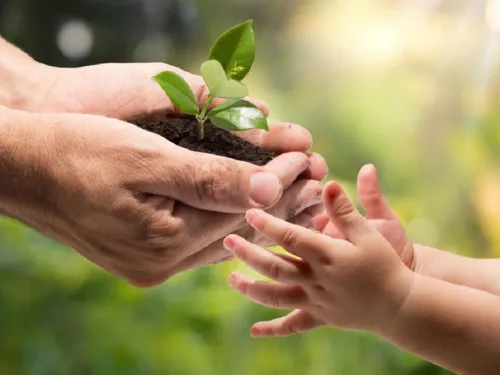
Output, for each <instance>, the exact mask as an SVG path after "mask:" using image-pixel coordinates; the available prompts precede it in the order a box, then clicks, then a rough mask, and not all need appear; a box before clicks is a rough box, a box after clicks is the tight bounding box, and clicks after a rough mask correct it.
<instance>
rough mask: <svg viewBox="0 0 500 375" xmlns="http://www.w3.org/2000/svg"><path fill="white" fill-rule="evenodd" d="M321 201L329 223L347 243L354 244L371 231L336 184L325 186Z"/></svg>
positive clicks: (331, 183)
mask: <svg viewBox="0 0 500 375" xmlns="http://www.w3.org/2000/svg"><path fill="white" fill-rule="evenodd" d="M323 200H324V203H325V209H326V212H327V214H328V216H329V218H330V221H331V222H332V223H333V224H334V225H335V227H336V228H337V229H338V230H339V231H340V232H341V233H342V234H343V235H344V236H345V238H346V239H348V240H349V241H351V242H353V243H355V242H357V241H359V240H360V239H361V238H362V237H363V236H364V235H366V234H367V233H370V232H372V231H373V229H372V228H371V227H370V226H369V225H368V223H367V221H366V220H365V218H364V217H363V216H361V215H360V213H359V212H358V211H357V210H356V208H355V207H354V205H353V204H352V203H351V201H350V200H349V198H348V197H347V195H346V194H345V192H344V189H342V187H341V186H340V185H339V184H338V183H337V182H330V183H328V184H327V185H326V186H325V189H324V191H323Z"/></svg>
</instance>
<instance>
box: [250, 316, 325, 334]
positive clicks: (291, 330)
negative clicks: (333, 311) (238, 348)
mask: <svg viewBox="0 0 500 375" xmlns="http://www.w3.org/2000/svg"><path fill="white" fill-rule="evenodd" d="M321 325H322V324H321V323H320V322H319V321H318V320H317V319H316V318H314V317H313V316H312V315H311V314H310V313H308V312H307V311H305V310H295V311H293V312H291V313H290V314H288V315H287V316H284V317H282V318H278V319H274V320H270V321H267V322H259V323H256V324H255V325H254V326H253V327H252V329H251V334H252V336H253V337H284V336H290V335H294V334H297V333H305V332H309V331H310V330H312V329H314V328H317V327H320V326H321Z"/></svg>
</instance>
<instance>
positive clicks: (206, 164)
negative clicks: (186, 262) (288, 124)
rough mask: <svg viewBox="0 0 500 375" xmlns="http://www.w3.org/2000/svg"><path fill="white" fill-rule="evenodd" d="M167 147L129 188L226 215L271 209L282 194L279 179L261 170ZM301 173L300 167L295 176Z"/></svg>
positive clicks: (134, 178) (133, 180)
mask: <svg viewBox="0 0 500 375" xmlns="http://www.w3.org/2000/svg"><path fill="white" fill-rule="evenodd" d="M168 146H169V147H168V148H167V149H166V150H165V152H164V153H162V154H161V155H159V156H158V157H155V158H152V159H151V160H150V161H149V162H148V163H149V164H148V165H146V166H145V168H144V169H145V170H147V171H148V173H141V174H140V175H138V176H131V177H130V180H131V183H130V184H129V186H128V187H129V188H130V189H132V190H135V191H139V192H143V193H150V194H156V195H161V196H166V197H170V198H173V199H175V200H177V201H179V202H182V203H185V204H186V205H189V206H191V207H194V208H198V209H203V210H209V211H216V212H226V213H243V212H245V210H247V209H248V208H249V207H260V208H267V207H270V206H273V205H274V204H275V203H276V202H277V201H278V200H279V199H280V197H281V195H282V193H283V188H282V185H281V182H280V179H279V177H278V176H277V175H276V174H275V173H271V172H269V170H266V169H264V168H263V167H259V166H256V165H253V164H250V163H245V162H240V161H237V160H233V159H229V158H224V157H221V156H216V155H211V154H205V153H198V152H193V151H189V150H187V149H184V148H182V147H178V146H173V145H171V144H168ZM301 171H302V168H299V169H298V171H297V172H298V173H297V175H298V174H300V173H301ZM292 172H293V171H292ZM292 172H291V171H287V173H288V174H293V173H292Z"/></svg>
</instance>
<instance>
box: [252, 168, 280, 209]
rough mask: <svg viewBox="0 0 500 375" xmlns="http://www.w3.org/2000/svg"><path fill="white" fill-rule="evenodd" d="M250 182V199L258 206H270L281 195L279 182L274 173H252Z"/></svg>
mask: <svg viewBox="0 0 500 375" xmlns="http://www.w3.org/2000/svg"><path fill="white" fill-rule="evenodd" d="M250 183H251V185H250V199H251V200H252V201H253V202H252V203H253V204H254V205H256V206H258V207H269V206H272V205H273V204H274V203H276V202H277V201H278V199H279V198H280V197H281V194H282V190H283V189H282V187H281V182H280V180H279V178H278V176H276V175H275V174H274V173H269V172H257V173H255V174H253V175H252V177H251V180H250Z"/></svg>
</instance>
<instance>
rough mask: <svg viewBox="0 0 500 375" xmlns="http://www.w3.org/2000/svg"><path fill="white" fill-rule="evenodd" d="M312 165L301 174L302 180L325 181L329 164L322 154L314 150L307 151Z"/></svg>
mask: <svg viewBox="0 0 500 375" xmlns="http://www.w3.org/2000/svg"><path fill="white" fill-rule="evenodd" d="M306 154H307V155H308V156H309V160H310V163H311V165H310V166H309V168H308V169H306V170H305V171H304V173H302V174H301V175H300V176H299V179H301V180H317V181H323V180H324V179H325V178H326V176H328V164H326V161H325V159H324V158H323V156H321V155H320V154H317V153H314V152H308V153H306Z"/></svg>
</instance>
